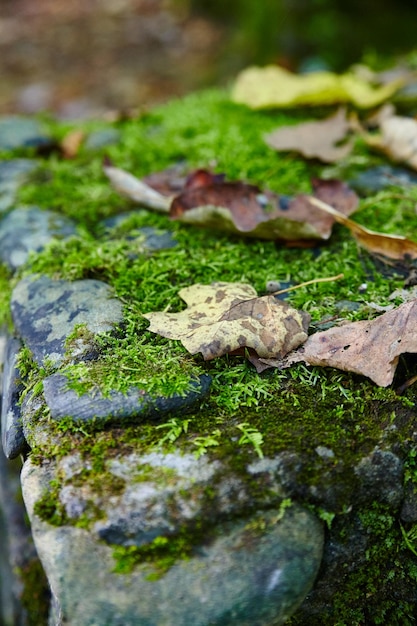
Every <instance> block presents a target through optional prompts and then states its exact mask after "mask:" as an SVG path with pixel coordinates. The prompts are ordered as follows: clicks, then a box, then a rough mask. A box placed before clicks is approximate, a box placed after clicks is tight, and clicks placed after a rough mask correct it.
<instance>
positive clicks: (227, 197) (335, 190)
mask: <svg viewBox="0 0 417 626" xmlns="http://www.w3.org/2000/svg"><path fill="white" fill-rule="evenodd" d="M104 172H105V174H106V175H107V177H108V178H109V180H110V182H111V184H112V186H113V187H114V188H115V189H116V190H117V191H118V192H119V193H120V194H122V195H124V196H126V197H128V198H130V199H131V200H133V201H135V202H137V203H139V204H141V205H142V206H145V207H147V208H150V209H153V210H155V211H159V212H163V213H167V212H169V213H170V216H171V218H172V219H175V220H178V221H181V222H184V223H187V224H193V225H196V226H202V227H205V228H212V229H215V230H220V231H222V232H228V233H234V234H238V235H244V236H246V237H253V238H259V239H269V240H274V241H275V240H285V241H295V242H299V241H302V240H310V241H311V240H312V241H314V240H323V239H328V238H329V237H330V235H331V230H332V226H333V224H334V221H335V220H334V218H333V217H332V216H331V215H326V214H325V213H324V212H323V211H320V210H319V209H317V208H316V207H315V206H314V205H313V204H312V202H311V201H310V196H308V195H307V194H299V195H298V196H295V197H293V198H290V197H288V196H279V195H278V194H275V193H273V192H272V191H268V190H265V191H262V190H261V189H259V188H258V187H256V186H255V185H248V184H246V183H242V182H225V181H224V176H223V175H222V174H212V173H210V172H207V171H206V170H197V171H196V172H194V173H193V174H191V175H190V176H189V177H188V179H187V182H186V184H185V187H184V188H183V190H182V191H181V193H179V194H177V195H173V196H166V195H163V194H162V193H160V192H159V191H156V190H155V189H153V188H152V187H150V186H149V185H147V184H146V183H145V182H144V181H142V180H139V179H138V178H136V177H135V176H133V175H132V174H129V173H128V172H125V171H124V170H121V169H119V168H116V167H113V166H111V165H107V164H106V165H104ZM157 185H158V186H159V187H160V188H162V189H163V190H164V192H166V191H167V189H169V185H168V184H167V181H165V180H164V181H163V182H162V183H161V178H158V179H157ZM313 193H314V197H316V198H318V199H320V200H322V201H323V202H327V203H328V204H331V205H332V206H334V207H336V208H337V209H338V211H340V212H341V213H343V214H345V215H349V214H350V213H352V212H353V211H355V209H356V207H357V205H358V197H357V195H356V194H355V192H353V191H352V190H351V189H350V188H349V187H348V186H347V185H346V184H345V183H342V182H341V181H337V180H314V181H313Z"/></svg>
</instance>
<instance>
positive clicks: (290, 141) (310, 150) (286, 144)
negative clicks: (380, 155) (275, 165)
mask: <svg viewBox="0 0 417 626" xmlns="http://www.w3.org/2000/svg"><path fill="white" fill-rule="evenodd" d="M349 130H350V123H349V119H348V118H347V116H346V109H339V110H338V111H337V112H336V113H334V114H333V115H331V116H330V117H327V118H326V119H325V120H322V121H319V122H303V123H302V124H297V125H295V126H282V127H281V128H277V129H276V130H274V131H272V133H270V134H268V135H266V137H265V141H266V143H267V144H268V146H270V147H271V148H273V149H274V150H295V151H296V152H300V153H301V154H302V155H303V156H305V157H307V158H309V159H310V158H317V159H320V160H321V161H323V162H324V163H334V162H335V161H339V160H340V159H343V158H344V157H346V156H348V154H350V152H351V150H352V147H353V143H352V142H351V141H349V142H348V143H345V144H344V145H338V144H339V143H340V142H341V141H342V140H343V139H345V138H346V136H347V134H348V132H349Z"/></svg>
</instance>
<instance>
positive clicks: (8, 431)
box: [1, 337, 26, 459]
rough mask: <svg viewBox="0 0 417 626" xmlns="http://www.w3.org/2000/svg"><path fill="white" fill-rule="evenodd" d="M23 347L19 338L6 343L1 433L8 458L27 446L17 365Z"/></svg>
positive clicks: (19, 452) (11, 457) (12, 457)
mask: <svg viewBox="0 0 417 626" xmlns="http://www.w3.org/2000/svg"><path fill="white" fill-rule="evenodd" d="M21 347H22V344H21V342H20V340H19V339H14V338H13V337H10V338H9V339H8V341H7V344H6V349H5V357H4V365H3V392H2V405H1V433H2V444H3V451H4V454H5V455H6V457H7V458H8V459H14V458H16V457H17V456H19V454H21V453H22V452H23V451H24V450H25V448H26V440H25V437H24V434H23V426H22V417H21V407H20V395H21V393H22V389H23V388H22V384H21V381H20V372H19V369H18V368H17V365H16V359H17V355H18V353H19V351H20V349H21Z"/></svg>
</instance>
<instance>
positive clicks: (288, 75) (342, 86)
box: [232, 65, 403, 109]
mask: <svg viewBox="0 0 417 626" xmlns="http://www.w3.org/2000/svg"><path fill="white" fill-rule="evenodd" d="M402 84H403V81H402V80H395V81H393V82H391V83H388V84H387V85H383V86H381V87H374V86H372V85H371V84H370V83H368V82H366V81H364V80H363V79H361V78H358V77H357V76H355V75H354V74H350V73H346V74H341V75H338V74H334V73H333V72H312V73H310V74H303V75H297V74H293V73H292V72H289V71H288V70H286V69H284V68H282V67H278V66H275V65H268V66H266V67H262V68H261V67H249V68H247V69H246V70H243V72H241V73H240V74H239V76H238V77H237V80H236V83H235V85H234V88H233V91H232V100H234V102H238V103H241V104H247V105H248V106H249V107H251V108H253V109H264V108H271V107H289V106H301V105H327V104H337V103H343V102H351V103H352V104H354V105H355V106H357V107H359V108H365V109H366V108H371V107H374V106H376V105H378V104H380V103H381V102H384V101H385V100H387V98H389V97H391V96H392V95H393V94H394V93H395V92H396V91H397V89H399V87H401V86H402Z"/></svg>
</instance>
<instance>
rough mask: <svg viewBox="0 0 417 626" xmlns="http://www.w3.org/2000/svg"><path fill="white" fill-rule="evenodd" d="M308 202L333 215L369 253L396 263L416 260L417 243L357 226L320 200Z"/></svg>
mask: <svg viewBox="0 0 417 626" xmlns="http://www.w3.org/2000/svg"><path fill="white" fill-rule="evenodd" d="M310 202H311V203H312V204H314V206H316V207H318V208H320V209H322V210H323V211H325V212H326V213H329V214H330V215H333V217H334V219H335V220H336V222H339V224H343V226H346V228H349V230H350V232H351V233H352V235H353V236H354V237H355V239H356V240H357V242H358V243H359V244H360V245H361V246H363V247H364V248H366V249H367V250H369V252H372V253H373V254H379V255H382V256H385V257H387V258H389V259H395V260H398V261H404V260H406V259H417V243H415V242H414V241H411V239H407V238H406V237H402V236H401V235H388V234H384V233H377V232H375V231H373V230H369V228H365V226H361V225H360V224H357V223H356V222H354V221H352V220H351V219H349V218H348V217H346V215H343V213H340V212H339V211H337V210H336V209H334V208H333V207H332V206H330V205H328V204H326V203H325V202H322V201H321V200H320V199H317V198H310Z"/></svg>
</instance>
